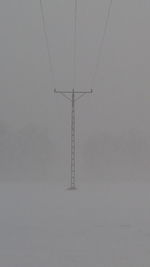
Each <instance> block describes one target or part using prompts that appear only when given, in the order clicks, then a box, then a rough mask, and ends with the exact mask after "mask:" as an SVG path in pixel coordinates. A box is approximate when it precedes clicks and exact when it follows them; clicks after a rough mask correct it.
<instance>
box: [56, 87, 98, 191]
mask: <svg viewBox="0 0 150 267" xmlns="http://www.w3.org/2000/svg"><path fill="white" fill-rule="evenodd" d="M92 92H93V90H92V89H91V90H90V91H83V92H82V91H75V90H74V89H73V90H72V91H57V90H56V89H54V93H59V94H61V95H62V96H64V97H65V98H66V99H68V100H69V101H71V107H72V110H71V182H70V188H69V189H71V190H73V189H76V185H75V158H76V153H75V144H76V143H75V102H76V101H77V100H79V99H80V98H81V97H82V96H84V95H85V94H89V93H92ZM70 95H71V97H70ZM76 95H77V96H76Z"/></svg>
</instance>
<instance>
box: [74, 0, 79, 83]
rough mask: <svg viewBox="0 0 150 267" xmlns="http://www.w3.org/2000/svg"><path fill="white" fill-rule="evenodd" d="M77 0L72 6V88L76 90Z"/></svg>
mask: <svg viewBox="0 0 150 267" xmlns="http://www.w3.org/2000/svg"><path fill="white" fill-rule="evenodd" d="M77 4H78V3H77V0H75V5H74V40H73V46H74V47H73V88H76V79H77V62H76V60H77V12H78V5H77Z"/></svg>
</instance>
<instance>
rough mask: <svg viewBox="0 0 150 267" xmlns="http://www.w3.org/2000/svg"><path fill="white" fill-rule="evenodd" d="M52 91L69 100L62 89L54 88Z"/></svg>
mask: <svg viewBox="0 0 150 267" xmlns="http://www.w3.org/2000/svg"><path fill="white" fill-rule="evenodd" d="M54 93H55V94H61V95H62V96H64V97H65V98H66V99H68V100H69V101H71V98H70V97H69V96H67V95H66V93H65V92H63V91H57V90H56V89H54Z"/></svg>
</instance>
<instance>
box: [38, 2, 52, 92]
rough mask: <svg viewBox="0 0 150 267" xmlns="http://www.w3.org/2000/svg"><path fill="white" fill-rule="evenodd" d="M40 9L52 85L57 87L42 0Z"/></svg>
mask: <svg viewBox="0 0 150 267" xmlns="http://www.w3.org/2000/svg"><path fill="white" fill-rule="evenodd" d="M40 11H41V18H42V26H43V32H44V37H45V43H46V49H47V55H48V64H49V71H50V74H51V80H52V87H53V88H55V85H56V81H55V75H54V68H53V63H52V57H51V49H50V42H49V38H48V33H47V27H46V18H45V14H44V6H43V2H42V0H40Z"/></svg>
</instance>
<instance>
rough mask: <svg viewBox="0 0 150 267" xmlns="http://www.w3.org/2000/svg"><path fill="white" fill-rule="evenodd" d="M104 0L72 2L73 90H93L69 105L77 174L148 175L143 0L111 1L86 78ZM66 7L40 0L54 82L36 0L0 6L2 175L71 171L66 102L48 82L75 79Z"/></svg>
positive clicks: (149, 42)
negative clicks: (73, 112)
mask: <svg viewBox="0 0 150 267" xmlns="http://www.w3.org/2000/svg"><path fill="white" fill-rule="evenodd" d="M108 3H109V2H108V1H98V0H94V1H92V2H91V1H89V0H88V1H84V0H83V1H80V2H79V3H78V23H77V88H79V89H80V90H89V89H90V88H91V87H94V88H93V89H94V94H93V95H92V96H91V97H87V98H85V99H82V100H81V101H80V102H79V103H77V105H76V126H77V128H76V144H77V149H76V157H77V166H78V167H77V172H78V176H81V177H80V178H81V179H84V178H85V179H90V175H92V177H94V179H98V180H103V179H108V178H110V179H115V178H117V179H120V180H121V179H133V177H134V179H136V178H137V179H147V178H148V174H149V159H150V124H149V112H150V105H149V99H150V91H149V84H150V82H149V71H148V70H149V68H150V60H149V46H150V36H149V34H148V32H149V22H150V21H149V20H150V19H149V9H150V3H149V1H146V0H145V1H142V2H141V1H140V0H136V1H135V0H132V1H129V0H127V1H119V0H115V1H114V2H113V5H112V10H111V15H110V21H109V26H108V31H107V34H106V38H105V43H104V48H103V53H102V58H101V63H100V67H99V70H98V73H97V77H96V82H95V84H91V77H92V74H93V72H94V69H95V64H96V59H97V53H98V46H99V40H100V39H101V37H102V33H103V27H104V22H105V16H106V10H107V7H108ZM73 7H74V3H73V1H71V2H70V1H68V0H67V1H60V0H57V1H48V0H45V1H44V11H45V17H46V26H47V31H48V37H49V43H50V49H51V55H52V63H53V66H54V73H55V81H54V80H53V79H52V77H51V73H50V72H49V68H48V57H47V51H46V46H45V40H44V34H43V29H42V23H41V14H40V5H39V1H35V0H32V1H28V0H27V1H22V0H21V1H18V0H14V1H13V2H12V1H1V3H0V40H1V45H0V84H1V89H0V143H1V149H0V158H1V161H0V164H1V168H0V169H1V170H0V173H1V176H0V177H1V178H0V179H1V180H5V179H6V180H7V179H9V180H10V179H11V180H13V179H15V178H16V177H18V178H17V179H21V180H23V179H29V177H30V179H31V180H32V179H35V180H36V179H37V180H39V179H41V180H43V179H48V180H53V179H54V180H55V179H56V180H59V179H61V180H62V176H63V177H64V182H65V179H66V177H69V175H70V173H69V172H70V170H69V168H70V116H71V114H70V104H69V103H67V102H66V101H65V99H62V98H61V96H58V97H56V96H54V94H53V88H54V87H56V88H57V89H59V90H64V89H66V90H72V86H73V56H72V54H73V10H74V9H73ZM54 83H55V84H54ZM88 174H89V177H88V178H87V176H88ZM60 176H61V177H60ZM27 177H28V178H27Z"/></svg>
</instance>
